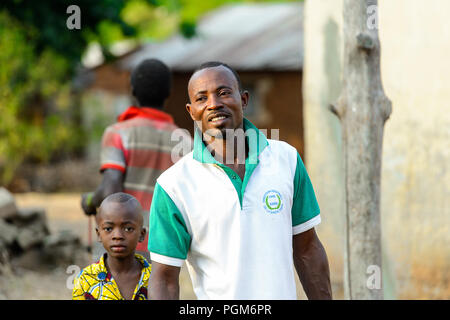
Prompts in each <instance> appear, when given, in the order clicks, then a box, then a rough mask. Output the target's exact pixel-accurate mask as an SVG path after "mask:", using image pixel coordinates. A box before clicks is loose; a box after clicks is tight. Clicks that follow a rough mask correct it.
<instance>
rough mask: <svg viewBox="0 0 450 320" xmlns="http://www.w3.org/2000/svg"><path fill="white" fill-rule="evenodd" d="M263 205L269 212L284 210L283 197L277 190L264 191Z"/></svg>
mask: <svg viewBox="0 0 450 320" xmlns="http://www.w3.org/2000/svg"><path fill="white" fill-rule="evenodd" d="M263 207H264V209H265V210H266V211H267V212H268V213H278V212H280V211H281V210H283V197H282V196H281V193H280V192H278V191H277V190H269V191H267V192H266V193H264V196H263Z"/></svg>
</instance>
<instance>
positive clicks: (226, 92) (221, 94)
mask: <svg viewBox="0 0 450 320" xmlns="http://www.w3.org/2000/svg"><path fill="white" fill-rule="evenodd" d="M228 94H230V91H228V90H223V91H220V92H219V95H220V96H226V95H228Z"/></svg>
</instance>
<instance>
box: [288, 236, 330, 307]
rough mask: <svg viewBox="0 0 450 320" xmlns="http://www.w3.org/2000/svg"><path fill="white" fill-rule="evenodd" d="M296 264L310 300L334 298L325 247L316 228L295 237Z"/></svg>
mask: <svg viewBox="0 0 450 320" xmlns="http://www.w3.org/2000/svg"><path fill="white" fill-rule="evenodd" d="M293 250H294V265H295V269H296V270H297V274H298V277H299V278H300V282H301V283H302V286H303V289H304V291H305V293H306V296H307V297H308V299H309V300H328V299H332V296H331V284H330V269H329V266H328V259H327V254H326V252H325V249H324V248H323V246H322V243H321V242H320V240H319V238H318V237H317V234H316V231H315V230H314V228H312V229H310V230H308V231H305V232H302V233H299V234H297V235H295V236H294V237H293Z"/></svg>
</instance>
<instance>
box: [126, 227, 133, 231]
mask: <svg viewBox="0 0 450 320" xmlns="http://www.w3.org/2000/svg"><path fill="white" fill-rule="evenodd" d="M133 230H134V228H133V227H125V231H127V232H132V231H133Z"/></svg>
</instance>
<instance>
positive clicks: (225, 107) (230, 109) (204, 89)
mask: <svg viewBox="0 0 450 320" xmlns="http://www.w3.org/2000/svg"><path fill="white" fill-rule="evenodd" d="M188 93H189V99H190V101H191V103H188V104H187V105H186V109H187V111H188V112H189V114H190V115H191V118H192V120H194V121H196V122H197V124H198V125H199V126H200V127H201V130H202V132H203V133H205V132H206V131H208V133H209V135H212V136H216V137H223V138H225V132H226V129H232V130H234V129H237V128H242V122H243V109H244V108H245V107H246V106H247V103H248V93H247V92H240V91H239V87H238V82H237V79H236V78H235V76H234V75H233V73H232V72H231V70H229V69H228V68H226V67H223V66H218V67H212V68H206V69H203V70H200V71H198V72H196V73H195V74H194V75H193V76H192V78H191V80H190V81H189V85H188Z"/></svg>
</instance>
